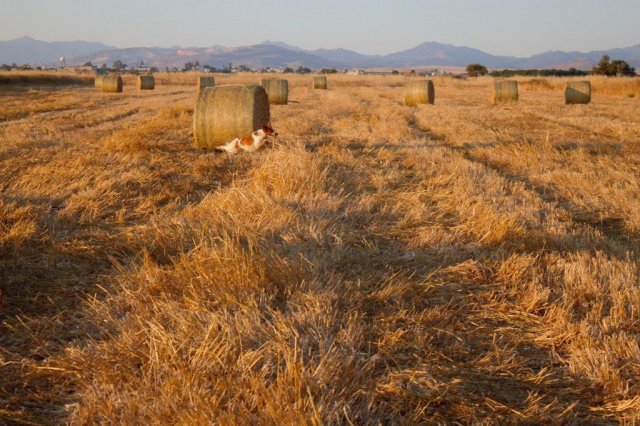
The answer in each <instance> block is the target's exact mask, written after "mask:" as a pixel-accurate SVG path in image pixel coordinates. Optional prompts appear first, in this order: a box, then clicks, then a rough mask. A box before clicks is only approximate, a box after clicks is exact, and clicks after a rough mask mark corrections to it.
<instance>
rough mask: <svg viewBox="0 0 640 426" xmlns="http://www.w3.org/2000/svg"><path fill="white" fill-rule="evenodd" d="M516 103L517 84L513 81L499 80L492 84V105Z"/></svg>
mask: <svg viewBox="0 0 640 426" xmlns="http://www.w3.org/2000/svg"><path fill="white" fill-rule="evenodd" d="M517 101H518V82H517V81H513V80H500V81H496V82H494V83H493V103H494V104H499V103H503V102H517Z"/></svg>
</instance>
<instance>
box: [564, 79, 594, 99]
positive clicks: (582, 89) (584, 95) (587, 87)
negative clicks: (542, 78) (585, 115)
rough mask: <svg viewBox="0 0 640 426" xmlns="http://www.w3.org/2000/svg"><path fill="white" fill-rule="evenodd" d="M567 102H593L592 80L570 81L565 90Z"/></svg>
mask: <svg viewBox="0 0 640 426" xmlns="http://www.w3.org/2000/svg"><path fill="white" fill-rule="evenodd" d="M564 101H565V103H566V104H588V103H589V102H591V82H589V81H570V82H568V83H567V87H566V88H565V90H564Z"/></svg>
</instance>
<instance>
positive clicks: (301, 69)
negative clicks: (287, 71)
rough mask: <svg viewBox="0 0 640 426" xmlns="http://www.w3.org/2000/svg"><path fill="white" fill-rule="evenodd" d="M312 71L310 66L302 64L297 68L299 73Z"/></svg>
mask: <svg viewBox="0 0 640 426" xmlns="http://www.w3.org/2000/svg"><path fill="white" fill-rule="evenodd" d="M310 72H311V69H310V68H307V67H303V66H302V65H300V66H299V67H298V69H297V70H296V73H298V74H309V73H310Z"/></svg>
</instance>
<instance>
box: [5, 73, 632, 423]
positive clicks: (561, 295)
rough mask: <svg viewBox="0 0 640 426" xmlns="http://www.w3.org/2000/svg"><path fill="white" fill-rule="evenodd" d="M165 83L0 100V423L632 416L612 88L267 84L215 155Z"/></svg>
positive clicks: (623, 143) (179, 94) (623, 190)
mask: <svg viewBox="0 0 640 426" xmlns="http://www.w3.org/2000/svg"><path fill="white" fill-rule="evenodd" d="M178 77H179V78H180V79H182V78H184V79H185V80H184V81H188V82H189V84H186V83H184V85H183V84H182V83H181V82H179V81H176V82H175V84H171V80H170V78H171V76H170V75H157V76H156V78H157V79H156V81H157V83H158V86H157V87H156V90H155V91H154V92H147V93H140V92H138V91H137V90H136V89H135V86H134V85H132V84H129V83H128V82H127V77H125V86H124V92H123V93H122V94H121V95H118V96H110V95H108V94H104V93H100V92H97V91H95V90H94V89H93V88H91V87H87V88H84V87H69V88H65V89H64V90H61V89H58V90H55V89H52V88H41V89H31V90H9V91H3V90H1V89H0V102H1V103H0V105H2V107H1V109H0V139H1V140H2V141H3V143H2V145H1V146H0V182H1V184H0V185H1V188H2V191H1V192H0V197H1V198H0V276H1V277H2V279H1V280H0V291H1V292H2V293H3V294H4V303H3V302H2V298H1V297H0V303H3V304H2V305H0V423H2V422H5V423H18V424H33V423H35V424H61V423H67V422H70V423H72V424H87V423H114V424H134V423H137V424H151V423H160V422H166V423H171V424H205V423H207V422H209V421H211V420H212V419H215V420H216V421H217V422H219V423H222V424H234V423H235V424H252V423H256V424H262V423H272V424H302V423H312V424H313V423H316V424H320V423H326V424H349V423H353V424H379V423H381V424H402V423H405V424H415V423H438V422H441V423H454V422H459V423H463V424H468V423H483V422H484V423H487V424H492V423H493V424H504V423H507V424H508V423H530V424H551V423H577V424H615V423H619V422H627V423H628V424H632V422H633V421H636V422H638V421H640V418H639V417H638V414H637V413H638V412H640V382H639V381H638V379H637V378H638V377H639V376H640V344H639V339H640V310H639V309H638V306H640V276H639V271H638V267H639V265H638V258H639V257H638V254H639V250H640V213H639V212H640V205H639V204H640V184H639V182H640V181H639V177H640V104H639V103H638V100H637V99H633V98H631V97H629V96H628V94H627V91H628V90H631V88H633V87H635V86H634V84H636V82H635V80H634V81H631V80H630V79H609V80H606V81H604V83H606V84H607V87H606V88H603V86H599V83H598V81H599V80H598V79H595V80H591V79H590V80H591V81H592V85H593V99H592V103H591V104H588V105H565V103H564V93H563V90H564V86H565V84H566V81H567V79H557V80H554V79H548V80H549V83H548V84H545V83H540V82H536V83H532V84H531V87H534V88H533V89H532V90H528V89H527V87H528V86H527V85H524V88H523V89H524V90H522V91H521V92H520V97H519V101H518V103H509V104H505V105H499V106H494V105H492V103H491V99H490V95H491V93H492V90H493V86H492V85H493V80H492V79H489V78H479V79H469V80H466V81H465V80H454V79H448V78H441V77H436V78H434V84H435V88H436V91H437V93H438V102H437V103H436V105H429V106H427V105H419V106H418V107H413V108H412V107H407V106H405V105H404V97H403V86H404V79H403V78H402V77H366V76H365V77H361V76H358V77H347V76H335V78H334V77H333V76H332V79H331V85H330V88H331V90H328V91H314V90H313V89H312V88H311V84H310V80H309V77H308V76H303V77H297V76H287V77H286V78H287V79H288V80H289V99H290V101H291V102H290V104H289V105H287V106H284V105H283V106H280V105H274V106H272V107H271V123H272V124H273V126H274V127H275V128H276V129H277V131H278V132H279V134H280V137H278V140H277V143H276V144H275V147H274V148H273V149H268V150H265V151H262V152H259V153H257V154H253V155H251V154H244V155H237V156H233V157H230V156H227V155H225V154H215V153H207V152H203V151H201V150H199V149H196V148H194V147H193V129H192V121H193V107H194V104H195V99H196V89H195V84H194V81H195V78H194V75H187V76H182V75H180V76H178ZM187 77H188V78H187ZM215 78H216V85H222V84H228V83H252V84H256V83H259V82H260V79H261V75H259V74H242V75H233V76H226V75H216V76H215ZM529 80H530V79H529ZM618 88H619V90H618Z"/></svg>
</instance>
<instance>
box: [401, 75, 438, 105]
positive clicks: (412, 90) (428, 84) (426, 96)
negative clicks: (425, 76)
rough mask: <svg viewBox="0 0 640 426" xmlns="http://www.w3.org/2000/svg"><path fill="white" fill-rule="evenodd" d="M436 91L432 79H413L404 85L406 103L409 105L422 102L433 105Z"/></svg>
mask: <svg viewBox="0 0 640 426" xmlns="http://www.w3.org/2000/svg"><path fill="white" fill-rule="evenodd" d="M435 101H436V91H435V87H434V85H433V81H431V80H411V81H409V82H407V83H406V84H405V86H404V103H405V104H407V105H409V106H416V105H420V104H431V105H433V104H434V103H435Z"/></svg>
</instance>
